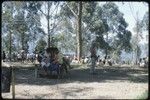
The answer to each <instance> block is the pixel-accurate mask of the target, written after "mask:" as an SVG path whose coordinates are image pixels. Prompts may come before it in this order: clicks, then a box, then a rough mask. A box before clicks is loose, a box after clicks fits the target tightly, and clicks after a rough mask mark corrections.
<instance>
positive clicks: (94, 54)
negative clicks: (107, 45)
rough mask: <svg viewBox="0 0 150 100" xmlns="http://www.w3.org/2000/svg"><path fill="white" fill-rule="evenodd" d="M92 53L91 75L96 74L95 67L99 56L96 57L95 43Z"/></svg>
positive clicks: (92, 46) (91, 49)
mask: <svg viewBox="0 0 150 100" xmlns="http://www.w3.org/2000/svg"><path fill="white" fill-rule="evenodd" d="M90 53H91V62H92V63H91V64H92V65H91V69H90V73H91V74H96V73H95V67H96V60H97V55H96V44H95V43H93V44H92V45H91V48H90Z"/></svg>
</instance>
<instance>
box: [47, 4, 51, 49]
mask: <svg viewBox="0 0 150 100" xmlns="http://www.w3.org/2000/svg"><path fill="white" fill-rule="evenodd" d="M47 11H48V12H47V34H48V41H47V42H48V47H50V33H49V30H50V27H49V17H50V15H49V11H50V6H49V2H48V9H47Z"/></svg>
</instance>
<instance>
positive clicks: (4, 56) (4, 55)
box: [3, 51, 6, 62]
mask: <svg viewBox="0 0 150 100" xmlns="http://www.w3.org/2000/svg"><path fill="white" fill-rule="evenodd" d="M5 59H6V54H5V51H3V62H5Z"/></svg>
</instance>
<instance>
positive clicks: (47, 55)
mask: <svg viewBox="0 0 150 100" xmlns="http://www.w3.org/2000/svg"><path fill="white" fill-rule="evenodd" d="M50 56H51V55H50V49H49V48H47V49H46V52H45V54H44V56H43V58H42V60H41V66H42V68H43V69H44V71H45V73H44V74H45V75H48V68H49V67H50V65H51V58H50Z"/></svg>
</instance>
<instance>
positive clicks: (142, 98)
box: [136, 91, 148, 100]
mask: <svg viewBox="0 0 150 100" xmlns="http://www.w3.org/2000/svg"><path fill="white" fill-rule="evenodd" d="M136 99H140V100H147V99H148V91H145V92H144V93H142V94H141V95H139V96H137V98H136Z"/></svg>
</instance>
